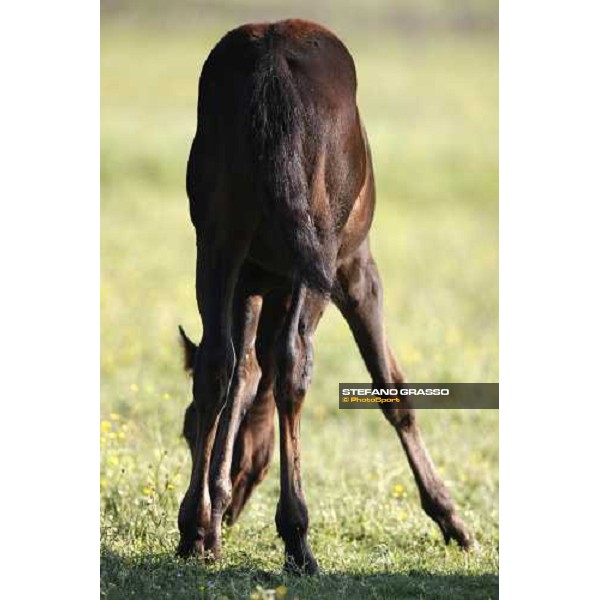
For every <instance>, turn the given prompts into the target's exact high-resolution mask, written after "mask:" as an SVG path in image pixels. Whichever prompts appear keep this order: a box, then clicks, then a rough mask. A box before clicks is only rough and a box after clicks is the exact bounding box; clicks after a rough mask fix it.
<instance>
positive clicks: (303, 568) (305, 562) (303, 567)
mask: <svg viewBox="0 0 600 600" xmlns="http://www.w3.org/2000/svg"><path fill="white" fill-rule="evenodd" d="M283 570H284V572H285V573H288V574H289V575H318V573H319V563H318V562H317V560H316V559H315V558H314V556H313V555H312V554H310V552H309V553H308V554H307V555H305V556H304V557H302V558H301V559H300V558H294V557H293V556H292V555H289V554H288V555H286V557H285V564H284V565H283Z"/></svg>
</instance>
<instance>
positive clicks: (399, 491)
mask: <svg viewBox="0 0 600 600" xmlns="http://www.w3.org/2000/svg"><path fill="white" fill-rule="evenodd" d="M404 491H405V490H404V486H403V485H402V484H401V483H397V484H396V485H395V486H394V487H393V489H392V492H393V494H394V496H395V497H396V498H399V497H400V496H402V495H403V494H404Z"/></svg>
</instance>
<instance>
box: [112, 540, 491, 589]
mask: <svg viewBox="0 0 600 600" xmlns="http://www.w3.org/2000/svg"><path fill="white" fill-rule="evenodd" d="M248 562H249V564H248V565H247V566H240V565H236V566H224V567H218V566H205V565H202V564H200V563H198V562H197V561H194V560H189V561H182V560H179V559H177V558H175V557H174V556H171V555H169V554H151V555H143V556H133V557H123V556H120V555H119V554H117V553H115V552H113V551H111V550H104V549H103V550H102V551H101V553H100V587H101V597H102V598H110V599H118V598H144V599H145V600H149V599H154V598H156V599H158V598H161V599H162V598H186V599H190V598H198V599H202V600H205V599H206V600H212V599H213V598H214V599H223V598H229V599H230V600H232V599H234V598H236V599H237V598H250V597H251V596H252V598H253V599H256V598H258V599H261V600H262V599H267V598H283V597H285V598H289V599H294V598H297V599H299V600H306V599H310V598H344V600H348V599H354V598H356V599H363V598H373V599H375V598H394V599H396V598H398V599H404V598H406V599H409V598H410V599H411V600H413V599H415V598H419V599H421V598H422V599H427V600H430V599H431V600H433V599H440V600H442V599H444V600H447V599H453V598H456V599H460V600H486V599H496V598H498V576H497V575H496V574H495V573H484V574H478V575H465V574H452V573H449V574H432V573H428V572H426V571H417V570H412V571H409V572H406V573H395V572H391V571H380V572H377V573H365V574H361V573H343V572H334V573H323V574H321V575H318V576H315V577H293V576H289V575H284V574H283V573H281V572H277V571H273V572H268V571H264V570H260V569H256V568H253V566H252V560H249V561H248ZM280 586H285V588H286V589H283V588H281V587H280ZM276 588H278V592H279V595H276V594H275V593H274V592H268V591H265V590H274V589H276ZM261 590H263V591H261Z"/></svg>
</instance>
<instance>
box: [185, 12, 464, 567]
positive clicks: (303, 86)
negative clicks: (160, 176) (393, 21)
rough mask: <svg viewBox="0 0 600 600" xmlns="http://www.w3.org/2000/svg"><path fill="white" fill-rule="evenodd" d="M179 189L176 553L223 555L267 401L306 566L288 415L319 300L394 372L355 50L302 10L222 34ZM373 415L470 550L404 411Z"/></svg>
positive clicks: (379, 374)
mask: <svg viewBox="0 0 600 600" xmlns="http://www.w3.org/2000/svg"><path fill="white" fill-rule="evenodd" d="M187 192H188V196H189V200H190V214H191V219H192V222H193V224H194V226H195V229H196V236H197V237H196V239H197V250H198V252H197V267H196V296H197V300H198V308H199V311H200V315H201V318H202V323H203V335H202V341H201V343H200V345H199V347H198V350H197V351H195V348H194V346H193V344H190V345H189V346H188V356H189V357H190V358H189V360H190V362H191V361H192V360H193V369H192V370H193V398H194V399H193V403H192V406H190V408H189V409H188V411H187V413H186V419H185V432H186V438H187V439H188V442H189V444H190V449H191V453H192V473H191V478H190V484H189V487H188V490H187V492H186V494H185V497H184V499H183V501H182V503H181V507H180V511H179V531H180V542H179V548H178V552H179V554H180V555H182V556H187V555H189V554H191V553H193V552H198V553H199V554H200V555H201V556H212V557H215V558H218V557H219V556H220V555H221V526H222V520H223V516H224V514H225V512H226V511H228V515H229V518H230V519H235V518H236V517H237V515H238V514H239V512H240V510H241V509H242V508H243V505H244V503H245V502H246V500H247V499H248V496H249V495H250V493H251V491H252V488H253V487H254V486H255V485H256V483H258V482H259V481H260V480H261V478H262V477H264V474H265V473H266V469H267V468H268V464H269V460H270V457H271V453H272V445H273V426H272V424H273V406H276V408H277V412H278V417H279V431H280V454H281V489H280V498H279V503H278V506H277V514H276V517H275V521H276V525H277V531H278V533H279V535H280V536H281V537H282V539H283V541H284V544H285V566H286V568H287V569H289V570H291V571H293V572H302V573H314V572H315V571H316V570H317V562H316V560H315V559H314V558H313V556H312V553H311V551H310V548H309V545H308V541H307V530H308V512H307V508H306V503H305V500H304V495H303V492H302V480H301V473H300V415H301V409H302V403H303V400H304V397H305V396H306V393H307V389H308V386H309V383H310V379H311V372H312V366H313V347H312V338H313V334H314V331H315V329H316V327H317V324H318V322H319V320H320V318H321V315H322V314H323V311H324V309H325V307H326V306H327V304H328V302H329V300H330V299H332V300H333V302H334V303H335V304H336V306H337V307H338V308H339V309H340V311H341V312H342V314H343V315H344V317H345V319H346V321H347V322H348V324H349V325H350V328H351V330H352V333H353V335H354V338H355V340H356V343H357V345H358V347H359V350H360V352H361V355H362V357H363V359H364V361H365V363H366V366H367V369H368V370H369V372H370V374H371V377H372V379H373V382H374V383H375V384H376V385H377V386H380V385H381V386H383V384H385V383H388V382H394V383H402V382H404V376H403V374H402V372H401V371H400V369H399V368H398V366H397V364H396V361H395V359H394V357H393V354H392V351H391V349H390V347H389V345H388V343H387V341H386V337H385V332H384V327H383V320H382V288H381V281H380V278H379V275H378V272H377V267H376V265H375V262H374V260H373V258H372V256H371V253H370V250H369V244H368V232H369V228H370V226H371V221H372V218H373V211H374V204H375V190H374V182H373V169H372V165H371V156H370V150H369V145H368V142H367V136H366V133H365V129H364V126H363V124H362V122H361V119H360V117H359V113H358V109H357V107H356V73H355V68H354V62H353V60H352V57H351V56H350V54H349V52H348V50H347V49H346V47H345V46H344V45H343V44H342V42H341V41H340V40H339V39H338V38H337V37H335V36H334V35H333V34H332V33H331V32H329V31H328V30H326V29H325V28H323V27H321V26H319V25H316V24H314V23H309V22H306V21H299V20H289V21H281V22H277V23H273V24H256V25H245V26H242V27H239V28H238V29H235V30H234V31H231V32H229V33H228V34H227V35H226V36H225V37H224V38H223V39H222V40H221V41H220V42H219V43H218V44H217V46H216V47H215V48H214V49H213V50H212V52H211V53H210V55H209V57H208V59H207V60H206V62H205V64H204V67H203V69H202V74H201V77H200V84H199V101H198V127H197V131H196V136H195V138H194V141H193V143H192V148H191V151H190V157H189V161H188V169H187ZM192 357H193V358H192ZM190 366H191V365H190ZM383 412H384V415H385V417H386V418H387V419H388V421H389V422H390V423H391V424H392V425H393V426H394V428H395V429H396V431H397V433H398V436H399V437H400V440H401V442H402V446H403V447H404V450H405V451H406V454H407V456H408V460H409V463H410V466H411V469H412V471H413V473H414V476H415V480H416V482H417V486H418V488H419V492H420V496H421V503H422V505H423V508H424V509H425V512H426V513H427V514H428V515H429V516H430V517H431V518H433V519H434V521H435V522H436V523H437V524H438V525H439V526H440V528H441V530H442V532H443V535H444V537H445V539H446V541H447V542H448V541H450V540H451V539H455V540H456V541H457V542H458V543H459V544H460V545H461V546H462V547H464V548H468V547H469V546H471V544H472V542H473V540H472V536H471V534H470V533H469V531H468V530H467V528H466V527H465V525H464V524H463V522H462V521H461V519H460V518H459V517H458V515H457V513H456V510H455V508H454V505H453V503H452V500H451V498H450V494H449V492H448V490H447V488H446V487H445V485H444V483H443V482H442V480H441V479H440V477H439V475H438V474H437V473H436V471H435V469H434V466H433V464H432V462H431V460H430V458H429V456H428V454H427V451H426V449H425V447H424V445H423V442H422V440H421V437H420V434H419V430H418V429H417V426H416V423H415V415H414V412H413V411H412V410H411V409H402V410H399V409H390V408H384V409H383ZM233 491H234V492H235V493H233Z"/></svg>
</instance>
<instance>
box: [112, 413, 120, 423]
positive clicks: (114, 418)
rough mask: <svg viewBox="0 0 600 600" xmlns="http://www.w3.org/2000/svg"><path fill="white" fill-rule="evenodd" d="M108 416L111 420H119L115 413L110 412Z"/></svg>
mask: <svg viewBox="0 0 600 600" xmlns="http://www.w3.org/2000/svg"><path fill="white" fill-rule="evenodd" d="M109 417H110V420H111V421H119V420H120V419H121V417H120V416H119V415H118V414H117V413H110V415H109Z"/></svg>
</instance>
